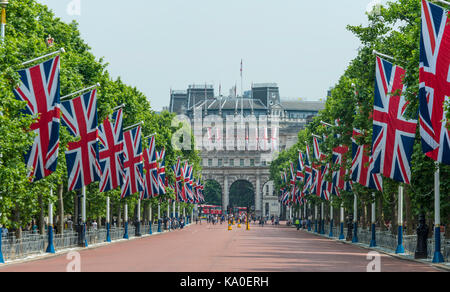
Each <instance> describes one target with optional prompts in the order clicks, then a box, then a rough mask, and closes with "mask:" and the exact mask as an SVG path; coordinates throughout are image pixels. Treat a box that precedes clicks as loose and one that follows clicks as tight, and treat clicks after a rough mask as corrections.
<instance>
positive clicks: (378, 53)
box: [372, 50, 396, 61]
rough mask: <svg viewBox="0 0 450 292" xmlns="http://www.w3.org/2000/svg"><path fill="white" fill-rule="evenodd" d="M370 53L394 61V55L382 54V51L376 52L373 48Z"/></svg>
mask: <svg viewBox="0 0 450 292" xmlns="http://www.w3.org/2000/svg"><path fill="white" fill-rule="evenodd" d="M372 54H373V55H375V56H379V57H383V58H386V59H390V60H391V61H396V60H395V58H394V57H392V56H389V55H385V54H382V53H380V52H377V51H375V50H373V51H372Z"/></svg>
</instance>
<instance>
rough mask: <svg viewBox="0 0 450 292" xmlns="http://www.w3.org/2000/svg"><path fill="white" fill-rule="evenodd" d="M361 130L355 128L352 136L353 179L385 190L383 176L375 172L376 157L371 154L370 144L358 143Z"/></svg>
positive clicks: (376, 188)
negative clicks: (357, 139)
mask: <svg viewBox="0 0 450 292" xmlns="http://www.w3.org/2000/svg"><path fill="white" fill-rule="evenodd" d="M361 135H362V134H361V132H360V131H359V130H357V129H353V137H352V159H353V160H352V180H353V181H354V182H357V183H359V184H361V185H363V186H366V187H368V188H371V189H375V190H378V191H383V178H382V176H381V175H380V174H379V173H375V172H374V159H373V157H372V156H370V150H369V145H358V143H357V141H356V138H357V137H358V136H361Z"/></svg>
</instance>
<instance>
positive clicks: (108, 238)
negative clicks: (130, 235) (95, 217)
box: [106, 223, 111, 242]
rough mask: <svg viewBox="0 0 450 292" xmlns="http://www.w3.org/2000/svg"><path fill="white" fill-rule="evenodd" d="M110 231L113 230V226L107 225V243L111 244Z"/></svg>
mask: <svg viewBox="0 0 450 292" xmlns="http://www.w3.org/2000/svg"><path fill="white" fill-rule="evenodd" d="M110 229H111V224H110V223H106V242H111V234H110Z"/></svg>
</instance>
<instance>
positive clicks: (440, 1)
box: [436, 0, 450, 6]
mask: <svg viewBox="0 0 450 292" xmlns="http://www.w3.org/2000/svg"><path fill="white" fill-rule="evenodd" d="M436 1H437V2H439V3H442V4H445V5H449V6H450V2H447V1H444V0H436Z"/></svg>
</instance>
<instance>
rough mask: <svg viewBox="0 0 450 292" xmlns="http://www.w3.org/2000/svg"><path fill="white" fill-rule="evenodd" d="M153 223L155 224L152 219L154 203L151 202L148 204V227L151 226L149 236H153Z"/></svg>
mask: <svg viewBox="0 0 450 292" xmlns="http://www.w3.org/2000/svg"><path fill="white" fill-rule="evenodd" d="M152 223H153V218H152V202H150V201H149V204H148V225H149V226H150V228H149V231H148V234H150V235H151V234H152V233H153V231H152Z"/></svg>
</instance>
